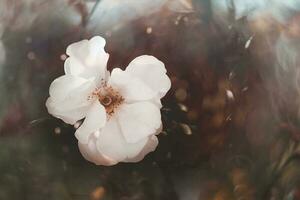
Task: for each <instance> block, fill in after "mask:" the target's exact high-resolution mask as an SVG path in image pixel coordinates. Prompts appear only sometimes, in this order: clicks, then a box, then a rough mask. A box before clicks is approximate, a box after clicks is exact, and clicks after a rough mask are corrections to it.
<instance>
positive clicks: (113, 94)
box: [92, 85, 124, 116]
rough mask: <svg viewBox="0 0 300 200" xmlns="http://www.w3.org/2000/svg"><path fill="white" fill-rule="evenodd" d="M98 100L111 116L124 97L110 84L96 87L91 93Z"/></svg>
mask: <svg viewBox="0 0 300 200" xmlns="http://www.w3.org/2000/svg"><path fill="white" fill-rule="evenodd" d="M92 96H93V97H96V98H97V99H98V101H99V102H100V103H101V104H102V105H103V106H104V107H105V110H106V113H107V114H108V115H109V116H111V115H113V114H114V113H115V111H116V109H117V108H118V107H119V106H120V105H121V104H122V103H123V101H124V98H123V97H122V96H121V95H120V93H119V92H118V91H117V90H115V89H114V88H112V87H111V86H106V85H104V86H102V87H101V88H99V89H96V90H95V91H94V92H93V94H92Z"/></svg>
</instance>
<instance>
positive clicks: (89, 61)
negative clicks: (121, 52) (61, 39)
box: [46, 36, 171, 165]
mask: <svg viewBox="0 0 300 200" xmlns="http://www.w3.org/2000/svg"><path fill="white" fill-rule="evenodd" d="M104 46H105V40H104V39H103V38H102V37H100V36H95V37H93V38H92V39H90V40H83V41H80V42H76V43H74V44H71V45H69V46H68V48H67V52H66V53H67V55H68V56H69V57H68V58H67V60H66V61H65V66H64V68H65V75H63V76H61V77H59V78H57V79H55V80H54V81H53V82H52V84H51V86H50V89H49V93H50V97H49V98H48V100H47V102H46V106H47V108H48V112H49V113H50V114H51V115H53V116H55V117H57V118H60V119H62V120H63V121H64V122H66V123H69V124H74V123H76V122H77V121H78V120H81V119H83V118H84V121H83V123H82V125H81V126H80V127H79V128H78V129H77V130H76V132H75V136H76V138H77V139H78V144H79V149H80V151H81V153H82V155H83V156H84V157H85V158H86V159H87V160H89V161H91V162H93V163H95V164H97V165H114V164H116V163H118V162H137V161H140V160H141V159H143V158H144V156H145V155H146V154H148V153H149V152H151V151H154V150H155V148H156V146H157V144H158V140H157V137H156V135H157V134H158V133H159V132H160V131H161V127H162V122H161V114H160V108H161V104H160V99H161V98H162V97H163V96H164V95H165V94H166V93H167V91H168V90H169V89H170V87H171V81H170V79H169V77H168V76H167V75H166V69H165V66H164V64H163V63H162V62H161V61H159V60H158V59H156V58H155V57H153V56H148V55H143V56H140V57H137V58H135V59H134V60H133V61H132V62H131V63H130V64H129V65H128V67H127V68H126V70H125V71H123V70H121V69H119V68H115V69H113V70H112V72H111V74H110V73H109V72H108V71H107V68H106V64H107V61H108V58H109V55H108V54H107V53H106V52H105V50H104Z"/></svg>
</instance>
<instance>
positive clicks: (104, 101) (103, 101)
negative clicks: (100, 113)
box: [99, 96, 112, 106]
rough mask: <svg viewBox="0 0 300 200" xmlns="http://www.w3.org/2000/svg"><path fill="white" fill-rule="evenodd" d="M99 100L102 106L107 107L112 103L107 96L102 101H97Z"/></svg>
mask: <svg viewBox="0 0 300 200" xmlns="http://www.w3.org/2000/svg"><path fill="white" fill-rule="evenodd" d="M99 100H100V102H101V103H102V104H103V105H104V106H109V105H110V104H111V103H112V99H111V98H110V97H108V96H106V97H104V98H103V99H99Z"/></svg>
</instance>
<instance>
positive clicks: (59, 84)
mask: <svg viewBox="0 0 300 200" xmlns="http://www.w3.org/2000/svg"><path fill="white" fill-rule="evenodd" d="M87 82H88V80H86V79H83V78H80V77H75V76H70V75H64V76H60V77H58V78H57V79H55V80H54V81H53V82H52V83H51V85H50V88H49V94H50V96H51V97H52V98H53V99H55V100H57V101H60V100H63V99H65V98H66V97H67V96H68V95H69V94H70V92H73V91H74V90H75V89H76V88H79V87H80V86H82V85H83V84H85V83H87Z"/></svg>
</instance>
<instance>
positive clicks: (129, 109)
mask: <svg viewBox="0 0 300 200" xmlns="http://www.w3.org/2000/svg"><path fill="white" fill-rule="evenodd" d="M117 117H118V121H119V124H120V127H121V130H122V133H123V135H124V137H125V139H126V141H127V142H129V143H135V142H138V141H139V140H142V139H144V138H147V137H148V136H149V135H152V134H154V133H155V132H156V131H157V129H158V128H159V127H160V126H161V115H160V110H159V108H158V107H157V106H155V105H154V104H153V103H150V102H138V103H133V104H124V105H122V107H120V110H119V111H118V116H117Z"/></svg>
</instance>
